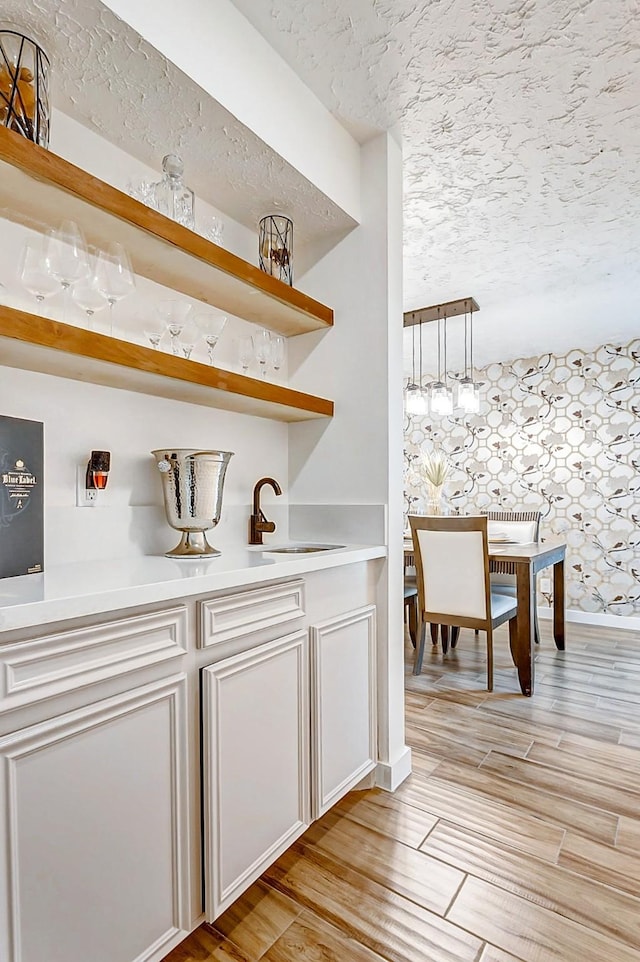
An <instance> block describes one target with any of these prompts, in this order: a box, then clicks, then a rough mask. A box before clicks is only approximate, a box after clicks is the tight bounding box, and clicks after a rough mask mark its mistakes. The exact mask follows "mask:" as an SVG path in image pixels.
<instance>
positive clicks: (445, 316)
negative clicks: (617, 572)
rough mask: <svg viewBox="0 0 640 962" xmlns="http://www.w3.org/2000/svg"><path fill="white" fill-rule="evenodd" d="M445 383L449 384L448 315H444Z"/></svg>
mask: <svg viewBox="0 0 640 962" xmlns="http://www.w3.org/2000/svg"><path fill="white" fill-rule="evenodd" d="M443 380H444V383H445V384H446V383H447V315H446V314H445V315H444V379H443Z"/></svg>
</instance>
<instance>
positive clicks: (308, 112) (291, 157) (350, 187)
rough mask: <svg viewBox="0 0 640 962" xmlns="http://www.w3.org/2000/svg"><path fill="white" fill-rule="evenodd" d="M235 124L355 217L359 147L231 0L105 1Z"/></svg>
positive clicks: (358, 190) (357, 205)
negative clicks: (258, 139) (271, 149)
mask: <svg viewBox="0 0 640 962" xmlns="http://www.w3.org/2000/svg"><path fill="white" fill-rule="evenodd" d="M105 3H106V6H108V7H110V8H111V10H113V12H114V13H115V14H117V15H118V16H119V17H120V18H121V19H122V20H124V21H126V22H127V23H128V24H129V25H130V26H131V27H133V29H134V30H136V31H137V33H139V34H140V35H141V36H142V37H144V38H145V40H148V41H149V42H150V43H151V44H153V46H154V47H155V48H156V49H157V50H159V51H160V52H161V53H163V54H164V55H165V56H166V57H167V58H168V59H169V60H171V61H172V63H174V64H175V65H176V66H177V67H178V68H179V69H180V70H182V71H183V72H184V73H185V74H187V76H188V77H191V78H192V79H193V80H195V81H196V82H197V83H198V84H199V85H200V86H201V87H202V89H203V90H205V91H206V92H207V93H208V94H210V95H211V96H212V97H213V98H214V99H215V100H217V101H218V103H220V104H222V106H223V107H226V109H227V110H229V112H230V113H232V114H233V115H234V117H237V118H238V120H240V121H241V123H243V124H245V125H246V126H247V127H248V128H249V129H250V130H252V131H253V132H254V133H255V134H257V135H258V137H260V138H261V139H262V140H263V141H264V142H265V143H266V144H268V145H269V146H270V147H272V148H273V149H274V150H275V151H276V153H278V154H280V156H281V157H283V158H284V159H285V160H286V161H287V162H288V163H290V164H291V165H292V166H293V167H295V168H296V170H298V171H300V173H301V174H303V176H304V177H306V178H307V179H308V180H310V181H311V182H312V183H313V184H315V185H316V186H317V187H318V188H319V189H320V190H321V191H323V192H324V193H325V194H326V195H327V196H328V197H330V198H331V199H332V200H333V201H334V202H335V203H336V204H338V206H339V207H341V208H342V209H343V210H344V211H345V212H346V213H347V214H350V215H351V216H352V217H353V218H354V219H355V220H359V219H360V171H359V163H360V159H359V154H360V151H359V148H358V144H357V143H356V141H355V140H354V139H353V137H351V135H350V134H349V133H347V131H346V130H345V129H344V127H342V126H341V125H340V124H339V123H338V121H337V120H335V119H334V117H332V115H331V114H330V113H329V111H328V110H327V109H326V107H324V106H323V105H322V104H321V103H320V101H319V100H318V99H317V97H316V96H315V95H314V94H312V93H311V91H310V90H309V89H308V87H306V86H305V85H304V84H303V83H302V81H301V80H300V78H299V77H298V76H297V74H295V73H294V72H293V70H292V69H291V68H290V67H289V66H287V64H286V63H285V62H284V60H283V59H282V58H281V57H280V56H279V55H278V54H277V53H276V52H275V50H273V48H272V47H270V46H269V44H268V43H267V42H266V40H265V39H264V38H263V37H262V36H261V35H260V34H259V33H258V31H257V30H256V29H255V28H254V27H252V26H251V24H250V23H249V22H248V20H246V19H245V18H244V17H243V16H242V14H241V13H240V12H239V11H238V10H237V9H236V8H235V7H234V6H233V4H232V3H231V2H230V0H182V2H181V3H180V4H179V6H176V4H175V3H174V2H172V0H156V2H155V3H149V0H105Z"/></svg>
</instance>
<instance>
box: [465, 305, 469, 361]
mask: <svg viewBox="0 0 640 962" xmlns="http://www.w3.org/2000/svg"><path fill="white" fill-rule="evenodd" d="M468 333H469V326H468V321H467V302H466V301H465V302H464V376H465V380H466V379H467V378H468V377H469V353H468V346H467V340H468Z"/></svg>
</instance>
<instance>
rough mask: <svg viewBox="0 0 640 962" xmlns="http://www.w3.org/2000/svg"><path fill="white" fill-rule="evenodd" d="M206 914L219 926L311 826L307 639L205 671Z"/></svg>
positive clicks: (289, 639) (299, 636)
mask: <svg viewBox="0 0 640 962" xmlns="http://www.w3.org/2000/svg"><path fill="white" fill-rule="evenodd" d="M202 695H203V698H202V701H203V782H204V785H203V788H204V806H205V810H204V849H205V908H206V916H207V919H208V920H210V921H213V919H215V918H216V917H217V916H218V915H220V913H221V912H222V911H224V909H226V908H227V907H228V906H229V905H230V904H231V903H232V902H233V901H235V899H237V898H238V896H239V895H240V894H241V893H242V892H243V891H244V890H245V889H246V888H247V887H248V886H249V885H250V884H251V883H252V882H253V881H254V880H255V879H256V878H258V876H259V875H261V873H262V872H263V871H264V869H265V868H267V866H269V865H270V864H271V863H272V862H274V861H275V859H276V858H277V857H278V856H279V855H280V854H281V853H282V852H284V851H285V849H287V848H288V847H289V846H290V845H291V844H292V843H293V842H294V841H295V839H296V838H297V837H298V836H299V835H301V834H302V832H303V831H304V830H305V828H306V827H307V826H308V824H309V708H308V705H309V700H308V662H307V633H306V631H297V632H295V633H294V634H290V635H288V636H286V637H284V638H280V639H277V640H275V641H270V642H267V643H266V644H263V645H260V646H259V647H257V648H253V649H252V650H250V651H246V652H242V653H241V654H238V655H233V656H232V657H230V658H225V659H224V660H222V661H220V662H217V663H216V664H214V665H210V666H209V667H207V668H204V669H203V672H202Z"/></svg>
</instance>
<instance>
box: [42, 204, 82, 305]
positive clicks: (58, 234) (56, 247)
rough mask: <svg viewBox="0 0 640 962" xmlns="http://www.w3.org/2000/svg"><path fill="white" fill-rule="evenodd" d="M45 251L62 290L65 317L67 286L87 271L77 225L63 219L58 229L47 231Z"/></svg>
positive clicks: (50, 267)
mask: <svg viewBox="0 0 640 962" xmlns="http://www.w3.org/2000/svg"><path fill="white" fill-rule="evenodd" d="M45 251H46V262H47V264H48V268H49V270H50V272H51V275H52V276H53V277H55V279H56V280H57V281H58V283H59V284H60V286H61V287H62V290H63V291H64V307H63V314H64V315H65V319H66V313H67V304H68V299H69V295H68V292H69V288H70V287H71V285H72V284H75V282H76V281H77V280H79V278H81V277H83V276H84V275H85V274H87V273H88V271H89V258H88V254H87V245H86V244H85V241H84V237H83V236H82V233H81V231H80V228H79V227H78V225H77V224H74V222H73V221H72V220H64V221H63V222H62V224H61V225H60V227H59V228H58V230H52V231H49V232H48V234H47V240H46V242H45Z"/></svg>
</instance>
